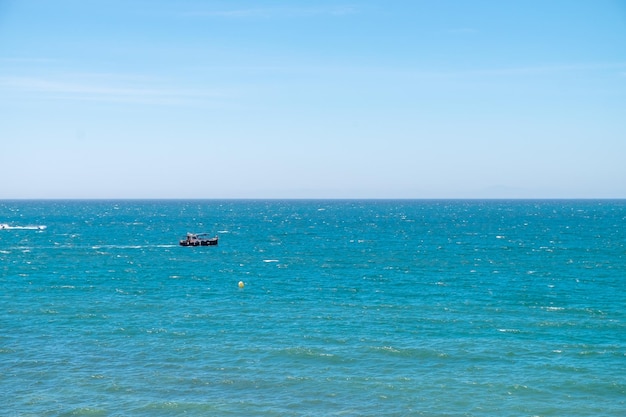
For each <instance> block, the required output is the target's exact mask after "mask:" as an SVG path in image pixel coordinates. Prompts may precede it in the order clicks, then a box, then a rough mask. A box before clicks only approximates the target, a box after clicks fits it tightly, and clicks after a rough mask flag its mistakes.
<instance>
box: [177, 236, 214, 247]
mask: <svg viewBox="0 0 626 417" xmlns="http://www.w3.org/2000/svg"><path fill="white" fill-rule="evenodd" d="M179 245H180V246H217V238H216V237H213V238H211V239H198V240H193V241H188V240H181V241H180V242H179Z"/></svg>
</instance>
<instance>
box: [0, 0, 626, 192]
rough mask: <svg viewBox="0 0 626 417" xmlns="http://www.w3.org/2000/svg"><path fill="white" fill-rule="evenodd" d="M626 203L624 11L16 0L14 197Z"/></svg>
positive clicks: (1, 42) (4, 60) (6, 158)
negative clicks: (512, 199)
mask: <svg viewBox="0 0 626 417" xmlns="http://www.w3.org/2000/svg"><path fill="white" fill-rule="evenodd" d="M485 197H487V198H510V197H521V198H626V2H625V1H623V0H622V1H617V0H615V1H610V0H593V1H575V0H562V1H559V0H552V1H545V0H541V1H532V0H527V1H499V0H491V1H476V0H471V1H470V0H468V1H446V0H444V1H419V0H406V1H400V0H398V1H393V0H389V1H387V0H385V1H383V0H364V1H351V0H349V1H345V2H344V1H342V0H336V1H286V0H283V1H258V0H257V1H252V0H250V1H237V0H233V1H200V0H187V1H155V0H145V1H132V0H128V1H126V0H125V1H117V0H90V1H83V0H58V1H43V0H19V1H18V0H16V1H7V0H4V1H3V0H0V199H2V198H485Z"/></svg>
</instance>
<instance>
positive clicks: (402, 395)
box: [0, 200, 626, 417]
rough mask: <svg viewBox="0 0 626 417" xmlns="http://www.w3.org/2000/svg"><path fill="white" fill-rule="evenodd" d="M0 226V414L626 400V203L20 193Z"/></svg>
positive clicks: (309, 410)
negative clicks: (190, 243) (27, 197)
mask: <svg viewBox="0 0 626 417" xmlns="http://www.w3.org/2000/svg"><path fill="white" fill-rule="evenodd" d="M0 223H4V224H7V225H9V226H10V227H9V228H5V229H2V230H0V300H1V303H2V304H1V308H0V410H1V411H0V413H1V414H2V415H5V416H182V415H184V416H337V415H340V416H494V417H496V416H497V417H502V416H569V417H572V416H624V415H626V200H614V201H611V200H575V201H567V200H554V201H550V200H547V201H515V200H514V201H478V200H476V201H474V200H468V201H463V200H459V201H444V200H441V201H437V200H433V201H429V200H425V201H420V200H415V201H411V200H399V201H385V200H381V201H378V200H371V201H370V200H367V201H358V200H347V201H333V200H311V201H300V200H285V201H281V200H268V201H253V200H250V201H247V200H206V201H200V200H198V201H191V200H187V201H168V200H165V201H156V200H155V201H133V200H129V201H7V200H5V201H0ZM39 225H43V226H46V228H45V229H39V228H37V227H35V226H39ZM187 232H208V233H210V234H212V235H213V234H216V235H219V239H220V240H219V246H213V247H180V246H178V240H179V239H181V238H182V237H183V236H184V235H185V234H186V233H187ZM240 281H242V282H243V283H244V287H243V288H240V287H239V285H238V283H239V282H240Z"/></svg>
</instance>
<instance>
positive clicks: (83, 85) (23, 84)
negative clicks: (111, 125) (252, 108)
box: [0, 74, 229, 104]
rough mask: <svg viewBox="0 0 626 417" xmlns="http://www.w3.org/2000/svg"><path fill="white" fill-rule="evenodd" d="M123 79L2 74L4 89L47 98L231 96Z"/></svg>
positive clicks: (151, 100)
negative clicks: (122, 80)
mask: <svg viewBox="0 0 626 417" xmlns="http://www.w3.org/2000/svg"><path fill="white" fill-rule="evenodd" d="M123 78H125V77H122V76H116V75H103V74H92V75H89V76H86V75H83V76H82V77H81V76H71V77H69V76H66V77H57V78H50V77H22V76H1V77H0V89H3V90H5V91H11V92H14V93H18V94H34V95H38V96H39V97H40V98H46V99H57V100H58V99H61V100H75V101H103V102H125V103H141V104H190V103H194V102H199V101H204V100H209V99H218V98H226V97H228V96H229V93H227V92H226V91H224V90H207V89H196V88H178V87H167V86H164V85H163V83H158V82H154V80H143V81H142V82H138V80H137V79H136V80H135V81H134V82H132V83H131V82H129V81H128V79H127V80H126V82H121V81H120V80H121V79H123ZM131 84H132V85H131Z"/></svg>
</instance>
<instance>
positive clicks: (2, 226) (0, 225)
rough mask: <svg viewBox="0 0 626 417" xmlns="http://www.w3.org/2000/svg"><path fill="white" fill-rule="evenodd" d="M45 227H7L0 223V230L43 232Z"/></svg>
mask: <svg viewBox="0 0 626 417" xmlns="http://www.w3.org/2000/svg"><path fill="white" fill-rule="evenodd" d="M46 227H47V226H44V225H35V226H9V225H8V224H6V223H0V230H45V229H46Z"/></svg>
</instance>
